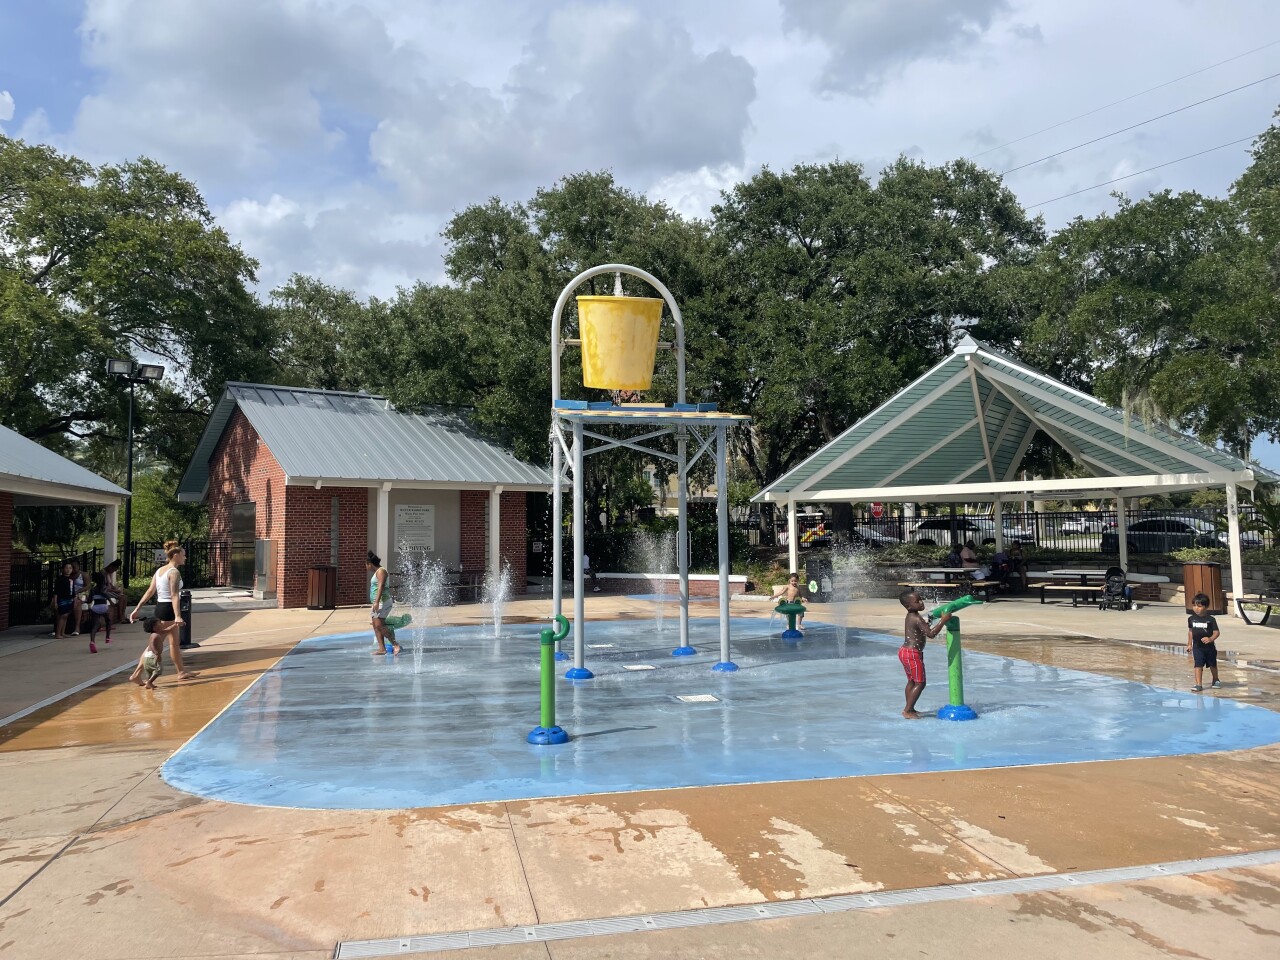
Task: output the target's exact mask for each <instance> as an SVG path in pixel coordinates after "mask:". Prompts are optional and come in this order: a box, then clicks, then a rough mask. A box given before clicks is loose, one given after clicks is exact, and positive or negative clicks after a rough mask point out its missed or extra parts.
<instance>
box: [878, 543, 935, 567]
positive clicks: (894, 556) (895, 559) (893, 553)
mask: <svg viewBox="0 0 1280 960" xmlns="http://www.w3.org/2000/svg"><path fill="white" fill-rule="evenodd" d="M950 552H951V548H950V547H926V546H922V545H921V544H918V543H894V544H890V545H889V546H887V547H885V548H884V549H883V550H878V551H876V554H875V558H876V560H879V561H882V562H884V563H914V564H920V565H924V564H941V563H942V561H943V560H945V559H947V555H948V554H949V553H950Z"/></svg>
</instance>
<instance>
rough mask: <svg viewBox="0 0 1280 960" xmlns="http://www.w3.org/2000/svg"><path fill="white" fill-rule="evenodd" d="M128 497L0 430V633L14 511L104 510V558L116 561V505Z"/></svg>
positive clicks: (16, 435) (6, 610)
mask: <svg viewBox="0 0 1280 960" xmlns="http://www.w3.org/2000/svg"><path fill="white" fill-rule="evenodd" d="M127 496H129V493H128V491H126V490H124V489H123V488H121V487H118V486H116V485H115V484H114V483H112V482H111V481H110V480H105V479H103V478H102V477H100V476H98V475H97V474H96V473H94V472H93V471H91V470H86V469H85V468H84V467H82V466H80V464H78V463H75V462H74V461H71V460H68V459H67V458H66V457H62V456H59V455H58V454H56V453H54V452H53V451H52V450H50V449H48V448H47V447H42V446H40V444H38V443H36V442H35V441H34V440H28V439H27V438H26V437H24V436H22V434H20V433H15V432H14V431H12V430H10V429H8V428H7V427H0V630H7V629H8V627H9V596H10V590H9V587H10V584H9V577H10V571H11V570H12V568H13V508H14V507H22V506H35V507H58V506H93V507H103V508H105V510H104V512H105V517H104V521H103V530H104V546H105V551H104V554H103V556H104V557H105V558H106V561H111V560H114V559H115V557H116V550H117V543H116V536H117V534H116V530H117V528H118V526H119V521H120V505H121V504H122V503H124V500H125V497H127Z"/></svg>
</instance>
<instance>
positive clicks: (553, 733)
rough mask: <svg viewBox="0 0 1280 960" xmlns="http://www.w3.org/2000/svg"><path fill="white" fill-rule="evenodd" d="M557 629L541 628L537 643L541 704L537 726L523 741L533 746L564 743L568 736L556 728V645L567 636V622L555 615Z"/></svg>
mask: <svg viewBox="0 0 1280 960" xmlns="http://www.w3.org/2000/svg"><path fill="white" fill-rule="evenodd" d="M556 625H557V627H558V628H559V629H557V630H554V631H553V630H552V629H551V628H550V627H543V628H542V631H541V634H540V638H539V643H540V652H541V655H542V658H541V664H540V666H541V680H542V704H541V715H540V716H539V721H540V722H539V724H538V726H536V727H534V728H533V729H532V730H531V731H530V732H529V736H527V737H526V738H525V739H526V740H528V741H529V742H530V743H534V744H539V745H542V744H555V743H565V742H567V741H568V739H569V734H567V733H565V732H564V730H562V729H560V727H558V726H556V644H557V643H559V642H560V641H561V640H563V639H564V638H565V637H567V636H568V635H569V621H568V620H567V619H565V618H564V617H563V616H561V615H560V614H558V613H557V614H556Z"/></svg>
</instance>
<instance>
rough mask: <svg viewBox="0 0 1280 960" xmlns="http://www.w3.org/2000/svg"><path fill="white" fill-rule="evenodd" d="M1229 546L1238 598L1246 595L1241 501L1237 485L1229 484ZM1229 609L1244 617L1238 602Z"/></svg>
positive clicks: (1232, 579)
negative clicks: (1242, 549) (1241, 542)
mask: <svg viewBox="0 0 1280 960" xmlns="http://www.w3.org/2000/svg"><path fill="white" fill-rule="evenodd" d="M1226 486H1227V538H1228V541H1229V542H1228V544H1227V548H1228V550H1229V552H1230V554H1231V592H1232V594H1234V595H1235V596H1236V597H1237V598H1239V597H1242V596H1244V592H1245V590H1244V561H1243V560H1242V559H1241V557H1240V501H1239V497H1238V495H1237V493H1236V485H1235V484H1234V483H1228V484H1227V485H1226ZM1227 609H1228V611H1229V612H1230V613H1231V615H1232V616H1236V617H1243V616H1244V611H1242V610H1241V609H1240V604H1238V603H1228V604H1227Z"/></svg>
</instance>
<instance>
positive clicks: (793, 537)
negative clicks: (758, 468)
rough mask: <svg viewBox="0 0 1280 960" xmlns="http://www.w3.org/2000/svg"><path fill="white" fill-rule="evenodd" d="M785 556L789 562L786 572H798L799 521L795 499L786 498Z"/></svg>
mask: <svg viewBox="0 0 1280 960" xmlns="http://www.w3.org/2000/svg"><path fill="white" fill-rule="evenodd" d="M787 556H788V559H789V562H790V564H791V569H790V570H789V571H787V572H788V573H799V572H800V521H799V519H798V518H797V517H796V502H795V500H790V499H789V500H787Z"/></svg>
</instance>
